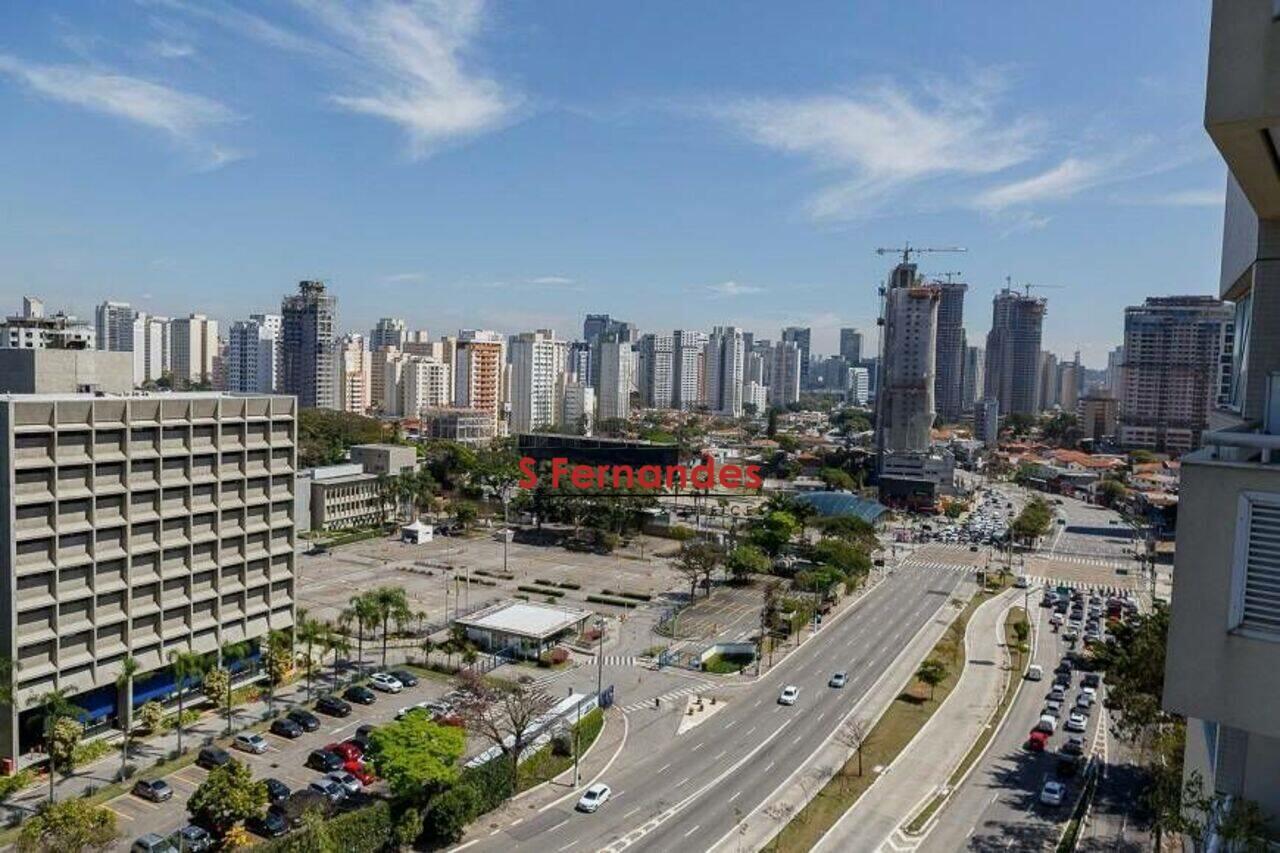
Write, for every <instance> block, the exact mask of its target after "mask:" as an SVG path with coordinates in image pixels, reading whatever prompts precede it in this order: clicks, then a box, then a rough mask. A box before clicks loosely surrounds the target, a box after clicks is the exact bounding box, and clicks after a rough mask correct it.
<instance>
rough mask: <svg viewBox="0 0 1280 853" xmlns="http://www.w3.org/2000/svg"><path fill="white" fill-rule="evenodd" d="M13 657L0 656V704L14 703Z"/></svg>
mask: <svg viewBox="0 0 1280 853" xmlns="http://www.w3.org/2000/svg"><path fill="white" fill-rule="evenodd" d="M14 669H15V667H14V665H13V658H6V657H0V705H10V706H11V705H13V671H14Z"/></svg>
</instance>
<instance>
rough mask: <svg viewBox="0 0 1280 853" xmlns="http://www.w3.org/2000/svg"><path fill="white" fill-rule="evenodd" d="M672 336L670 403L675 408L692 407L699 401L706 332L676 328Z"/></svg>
mask: <svg viewBox="0 0 1280 853" xmlns="http://www.w3.org/2000/svg"><path fill="white" fill-rule="evenodd" d="M672 337H673V338H674V350H673V352H672V355H671V405H672V406H674V407H675V408H677V409H692V408H693V407H694V406H697V405H698V404H699V402H701V401H700V399H699V395H700V394H701V389H702V350H703V347H705V346H706V345H707V334H706V332H699V331H697V330H692V329H676V331H675V333H674V334H673V335H672Z"/></svg>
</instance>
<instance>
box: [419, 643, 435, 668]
mask: <svg viewBox="0 0 1280 853" xmlns="http://www.w3.org/2000/svg"><path fill="white" fill-rule="evenodd" d="M418 648H420V649H422V665H423V666H426V667H430V666H431V653H432V652H433V651H435V649H436V644H435V643H433V642H431V638H430V637H427V638H426V639H424V640H423V641H422V643H421V645H419V646H418Z"/></svg>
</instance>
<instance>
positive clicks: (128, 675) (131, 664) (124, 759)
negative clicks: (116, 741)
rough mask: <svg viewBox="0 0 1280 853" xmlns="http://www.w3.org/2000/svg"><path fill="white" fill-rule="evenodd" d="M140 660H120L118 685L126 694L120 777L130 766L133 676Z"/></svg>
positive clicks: (122, 721)
mask: <svg viewBox="0 0 1280 853" xmlns="http://www.w3.org/2000/svg"><path fill="white" fill-rule="evenodd" d="M138 669H139V667H138V662H137V661H136V660H134V659H133V658H132V657H126V658H125V659H124V660H122V661H121V662H120V674H119V675H117V676H116V687H118V688H119V689H120V691H121V693H122V694H123V695H124V702H125V707H124V713H123V714H121V715H120V728H121V729H123V730H124V741H123V743H122V746H121V747H120V779H121V780H123V779H124V778H125V771H126V770H127V769H128V767H129V732H130V730H131V729H133V677H134V676H135V675H137V674H138Z"/></svg>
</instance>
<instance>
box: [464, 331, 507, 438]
mask: <svg viewBox="0 0 1280 853" xmlns="http://www.w3.org/2000/svg"><path fill="white" fill-rule="evenodd" d="M505 364H506V338H504V337H503V336H502V335H501V334H499V333H498V332H493V331H488V330H484V329H464V330H462V331H460V332H458V340H457V343H456V344H455V349H454V364H453V371H454V377H453V389H454V390H453V398H454V402H455V403H456V405H459V406H462V407H463V408H467V409H480V410H481V411H484V412H489V413H490V414H491V415H493V421H494V424H495V425H496V424H497V422H498V416H499V414H500V413H501V412H502V398H503V394H502V374H503V366H504V365H505Z"/></svg>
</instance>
